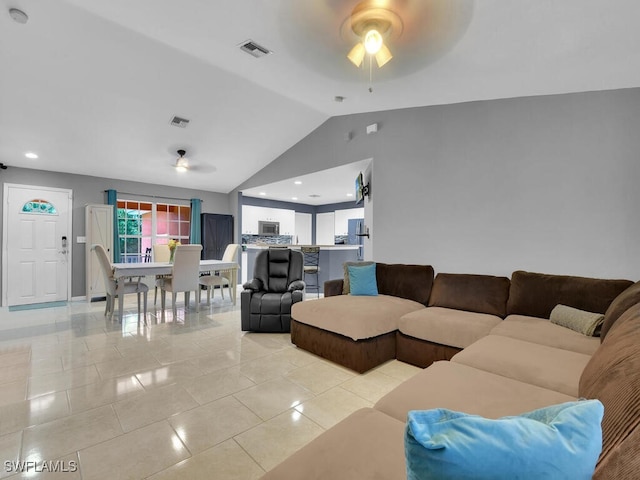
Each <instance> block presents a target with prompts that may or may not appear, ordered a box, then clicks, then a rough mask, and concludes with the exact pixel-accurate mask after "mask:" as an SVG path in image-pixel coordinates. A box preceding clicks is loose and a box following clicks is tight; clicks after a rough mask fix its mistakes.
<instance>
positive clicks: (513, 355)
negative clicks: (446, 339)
mask: <svg viewBox="0 0 640 480" xmlns="http://www.w3.org/2000/svg"><path fill="white" fill-rule="evenodd" d="M590 358H591V356H590V355H584V354H582V353H576V352H572V351H569V350H562V349H560V348H554V347H549V346H547V345H540V344H538V343H531V342H525V341H523V340H518V339H515V338H510V337H502V336H500V335H488V336H486V337H484V338H482V339H480V340H478V341H477V342H475V343H474V344H473V345H471V346H469V347H468V348H465V349H464V350H463V351H462V352H460V353H458V354H457V355H455V356H454V357H453V358H452V359H451V362H453V363H460V364H463V365H468V366H471V367H474V368H478V369H480V370H484V371H486V372H490V373H495V374H496V375H502V376H503V377H507V378H512V379H514V380H519V381H521V382H526V383H530V384H531V385H537V386H539V387H543V388H548V389H550V390H554V391H556V392H561V393H564V394H566V395H571V396H572V397H577V396H578V382H579V380H580V374H581V373H582V371H583V370H584V367H585V366H586V365H587V363H588V362H589V359H590Z"/></svg>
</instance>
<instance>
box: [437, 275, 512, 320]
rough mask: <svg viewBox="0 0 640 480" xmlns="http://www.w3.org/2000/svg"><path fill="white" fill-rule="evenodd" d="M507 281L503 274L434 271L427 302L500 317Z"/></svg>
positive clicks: (507, 292) (504, 300)
mask: <svg viewBox="0 0 640 480" xmlns="http://www.w3.org/2000/svg"><path fill="white" fill-rule="evenodd" d="M509 285H510V281H509V279H508V278H507V277H493V276H490V275H468V274H458V273H438V275H436V278H435V280H434V281H433V288H432V289H431V297H430V298H429V306H430V307H445V308H454V309H457V310H466V311H468V312H478V313H488V314H490V315H497V316H498V317H502V318H504V317H505V316H506V313H507V299H508V298H509Z"/></svg>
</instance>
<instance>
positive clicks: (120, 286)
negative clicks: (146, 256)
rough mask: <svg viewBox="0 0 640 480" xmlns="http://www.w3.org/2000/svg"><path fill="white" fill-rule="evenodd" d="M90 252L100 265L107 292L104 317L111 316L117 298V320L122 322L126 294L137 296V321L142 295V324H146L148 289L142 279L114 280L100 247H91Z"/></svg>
mask: <svg viewBox="0 0 640 480" xmlns="http://www.w3.org/2000/svg"><path fill="white" fill-rule="evenodd" d="M91 250H93V251H94V252H95V253H96V256H97V257H98V262H99V263H100V270H102V275H103V279H104V288H105V291H106V292H107V294H106V296H107V299H106V303H107V304H106V307H105V310H104V314H105V315H107V314H108V315H113V303H114V301H115V299H116V297H117V298H118V320H119V321H120V322H122V312H123V306H124V296H125V295H126V294H127V293H136V294H138V319H140V294H143V295H144V317H143V318H144V322H145V323H147V292H148V291H149V287H148V286H147V285H146V284H144V283H143V282H142V279H141V278H139V277H138V280H137V281H131V280H130V281H125V280H124V279H116V278H115V277H114V276H113V266H112V265H111V262H110V261H109V257H108V256H107V252H106V251H105V249H104V247H103V246H102V245H97V244H96V245H92V246H91Z"/></svg>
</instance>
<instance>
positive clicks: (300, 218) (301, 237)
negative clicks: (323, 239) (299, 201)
mask: <svg viewBox="0 0 640 480" xmlns="http://www.w3.org/2000/svg"><path fill="white" fill-rule="evenodd" d="M295 220H296V235H295V238H294V239H293V243H297V244H300V245H311V244H312V243H313V238H312V234H311V233H312V225H311V224H312V221H311V220H312V219H311V214H310V213H302V212H296V215H295Z"/></svg>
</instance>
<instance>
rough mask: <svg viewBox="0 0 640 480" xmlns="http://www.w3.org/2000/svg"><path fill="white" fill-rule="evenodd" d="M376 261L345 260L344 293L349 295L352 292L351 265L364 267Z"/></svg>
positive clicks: (343, 265) (343, 266)
mask: <svg viewBox="0 0 640 480" xmlns="http://www.w3.org/2000/svg"><path fill="white" fill-rule="evenodd" d="M375 263H376V262H369V261H367V262H362V261H360V262H344V263H343V264H342V268H343V269H344V278H343V281H342V294H343V295H349V294H350V293H351V282H350V279H349V267H352V266H353V267H364V266H367V265H375Z"/></svg>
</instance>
